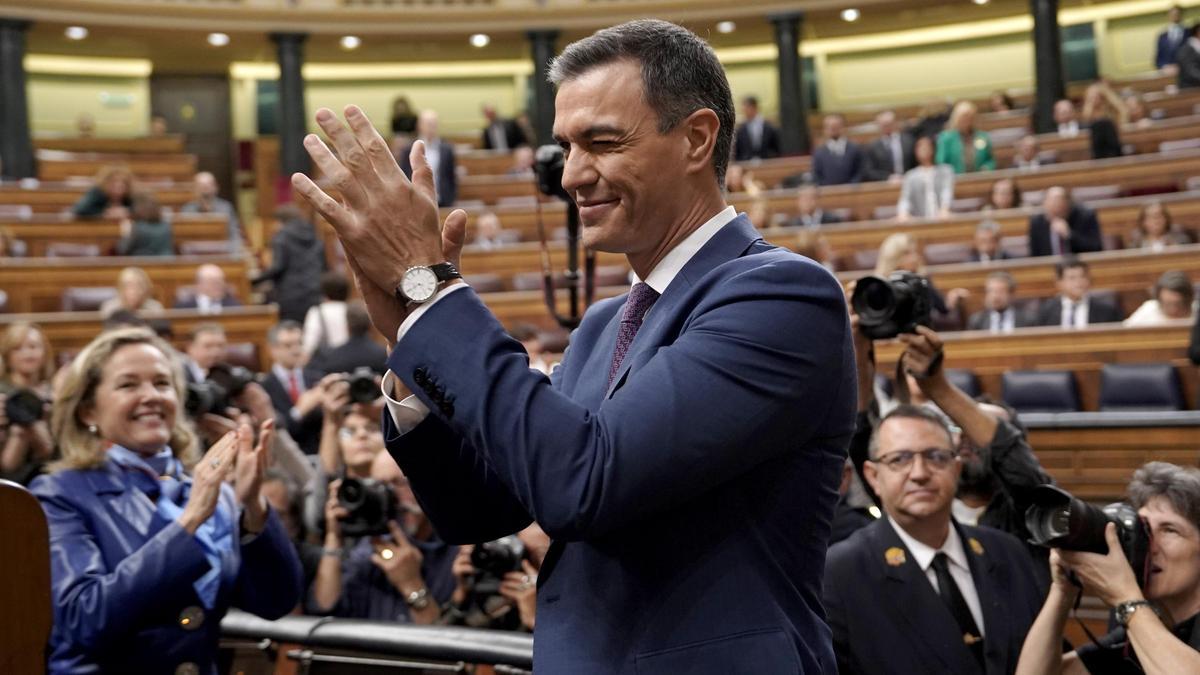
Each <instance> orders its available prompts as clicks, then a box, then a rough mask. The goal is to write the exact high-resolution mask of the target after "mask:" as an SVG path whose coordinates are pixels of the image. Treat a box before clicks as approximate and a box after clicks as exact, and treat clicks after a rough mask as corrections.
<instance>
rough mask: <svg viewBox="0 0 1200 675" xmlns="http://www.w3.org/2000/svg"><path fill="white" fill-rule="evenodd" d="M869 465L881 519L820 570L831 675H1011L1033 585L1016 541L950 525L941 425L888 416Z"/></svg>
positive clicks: (955, 474)
mask: <svg viewBox="0 0 1200 675" xmlns="http://www.w3.org/2000/svg"><path fill="white" fill-rule="evenodd" d="M869 457H870V459H869V460H868V461H867V463H866V466H865V467H864V476H865V477H866V479H867V482H868V483H869V484H870V486H871V487H872V488H873V489H874V491H875V492H876V494H878V496H879V499H880V502H881V504H882V506H883V511H884V514H885V517H883V518H880V519H879V520H876V521H875V522H874V523H872V524H870V525H868V526H867V527H864V528H862V529H861V530H859V531H858V532H856V533H855V534H854V535H852V536H851V537H850V538H849V539H847V540H846V541H843V542H841V543H839V544H837V545H835V546H833V547H832V548H831V549H830V550H829V556H828V558H827V561H826V566H825V584H824V601H825V609H826V612H827V613H828V618H829V625H830V628H831V629H832V631H833V644H834V651H835V653H836V654H837V661H838V670H839V672H841V673H844V674H845V673H897V674H899V673H924V672H939V673H988V674H989V675H990V674H993V673H1011V672H1013V670H1014V669H1015V668H1016V663H1017V658H1018V656H1019V655H1020V651H1021V644H1022V641H1023V640H1024V638H1025V634H1026V633H1027V632H1028V630H1029V627H1030V625H1031V624H1032V623H1033V620H1034V618H1035V617H1036V616H1037V613H1038V610H1039V609H1040V606H1041V594H1040V592H1039V591H1038V588H1039V584H1038V582H1037V579H1036V577H1035V575H1034V570H1033V563H1032V561H1031V559H1030V557H1029V555H1028V554H1027V553H1026V552H1025V550H1024V547H1023V546H1022V544H1021V543H1020V542H1019V541H1018V540H1017V539H1016V538H1015V537H1013V536H1011V535H1008V534H1005V533H1003V532H1000V531H998V530H992V529H988V528H980V527H971V526H968V525H962V524H959V523H957V522H955V521H954V520H953V519H952V518H951V510H952V507H951V505H952V503H953V501H954V496H955V493H956V491H957V487H958V478H959V474H960V473H961V471H962V462H961V459H960V458H959V456H958V450H957V448H956V444H955V443H954V440H953V437H952V434H951V432H950V429H949V428H948V427H947V426H946V423H945V422H944V421H943V419H942V417H941V416H940V415H938V414H937V413H936V412H933V411H931V410H929V409H927V408H923V407H919V406H913V405H908V404H902V405H900V406H897V407H896V408H895V409H894V410H892V411H891V412H890V413H888V414H887V416H885V417H884V418H883V420H882V421H881V422H880V423H879V426H878V427H876V429H875V432H874V434H873V435H872V437H871V442H870V455H869Z"/></svg>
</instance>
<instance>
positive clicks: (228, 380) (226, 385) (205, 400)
mask: <svg viewBox="0 0 1200 675" xmlns="http://www.w3.org/2000/svg"><path fill="white" fill-rule="evenodd" d="M253 381H254V373H252V372H250V371H249V370H247V369H246V368H243V367H241V366H233V365H229V364H226V363H218V364H216V365H215V366H213V367H212V368H210V369H209V371H208V377H207V378H206V379H205V380H204V381H203V382H192V383H189V384H188V386H187V399H186V400H185V401H184V404H183V407H184V410H186V411H187V413H188V415H190V416H192V417H199V416H201V415H204V414H207V413H215V414H218V415H224V414H225V410H226V409H227V408H230V407H233V406H232V399H235V398H237V397H238V396H240V395H241V394H242V392H243V391H245V390H246V385H248V384H250V383H251V382H253Z"/></svg>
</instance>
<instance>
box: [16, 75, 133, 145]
mask: <svg viewBox="0 0 1200 675" xmlns="http://www.w3.org/2000/svg"><path fill="white" fill-rule="evenodd" d="M28 77H29V79H28V93H29V125H30V127H31V130H32V131H33V133H34V135H42V134H47V135H49V134H54V135H63V134H67V135H73V134H74V133H75V120H76V119H77V118H78V117H79V115H80V114H82V113H85V112H86V113H90V114H91V115H92V117H94V118H95V120H96V135H97V136H141V135H144V134H145V133H146V132H147V130H148V129H149V126H150V82H149V80H148V79H147V78H145V77H103V76H96V75H50V74H44V73H30V74H29V76H28Z"/></svg>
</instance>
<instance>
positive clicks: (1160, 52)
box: [1154, 5, 1188, 70]
mask: <svg viewBox="0 0 1200 675" xmlns="http://www.w3.org/2000/svg"><path fill="white" fill-rule="evenodd" d="M1187 33H1188V32H1187V29H1185V28H1184V27H1183V9H1182V8H1180V7H1179V5H1174V6H1172V7H1171V9H1170V10H1168V11H1167V27H1166V29H1164V30H1163V32H1161V33H1159V34H1158V44H1157V46H1156V47H1155V50H1154V67H1155V68H1158V69H1159V70H1162V69H1163V68H1166V67H1167V66H1173V65H1175V64H1177V63H1178V60H1177V59H1176V54H1178V53H1179V48H1180V47H1182V46H1183V43H1184V41H1185V40H1187V38H1188V35H1187Z"/></svg>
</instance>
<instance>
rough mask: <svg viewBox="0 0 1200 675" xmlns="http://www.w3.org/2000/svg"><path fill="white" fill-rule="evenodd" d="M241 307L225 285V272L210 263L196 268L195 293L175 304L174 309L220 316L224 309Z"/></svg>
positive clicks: (239, 302)
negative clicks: (192, 310) (191, 310)
mask: <svg viewBox="0 0 1200 675" xmlns="http://www.w3.org/2000/svg"><path fill="white" fill-rule="evenodd" d="M241 306H242V303H241V301H240V300H238V299H237V298H236V297H234V296H233V294H232V293H230V292H229V287H228V286H226V285H225V270H222V269H221V268H220V267H219V266H217V265H213V264H211V263H205V264H203V265H201V266H200V267H198V268H196V292H195V293H194V294H192V295H187V296H184V297H182V298H179V299H178V300H176V302H175V308H176V309H194V310H196V311H198V312H200V313H201V314H220V313H221V310H222V309H223V308H225V307H241Z"/></svg>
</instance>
